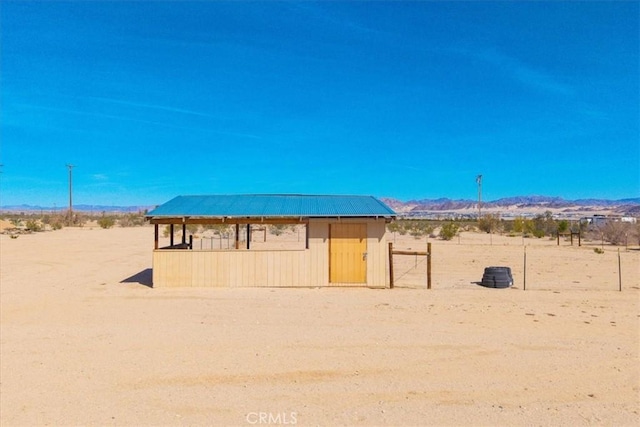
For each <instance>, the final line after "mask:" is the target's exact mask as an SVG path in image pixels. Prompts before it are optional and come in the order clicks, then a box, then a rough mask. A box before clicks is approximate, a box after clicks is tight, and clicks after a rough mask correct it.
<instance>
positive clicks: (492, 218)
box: [478, 214, 500, 233]
mask: <svg viewBox="0 0 640 427" xmlns="http://www.w3.org/2000/svg"><path fill="white" fill-rule="evenodd" d="M478 228H479V229H480V230H481V231H484V232H485V233H493V232H496V231H499V230H500V217H499V216H498V215H492V214H487V215H484V216H483V217H482V218H480V219H479V220H478Z"/></svg>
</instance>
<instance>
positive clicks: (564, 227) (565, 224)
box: [558, 219, 569, 233]
mask: <svg viewBox="0 0 640 427" xmlns="http://www.w3.org/2000/svg"><path fill="white" fill-rule="evenodd" d="M567 231H569V221H567V220H566V219H563V220H562V221H560V222H558V232H559V233H566V232H567Z"/></svg>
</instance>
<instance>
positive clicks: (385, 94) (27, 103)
mask: <svg viewBox="0 0 640 427" xmlns="http://www.w3.org/2000/svg"><path fill="white" fill-rule="evenodd" d="M639 4H640V3H639V2H638V1H628V2H624V1H620V2H591V1H586V2H583V1H566V2H550V1H546V2H530V1H526V2H508V1H502V2H481V1H479V2H460V1H445V2H435V1H423V2H417V1H414V2H409V1H405V2H403V1H395V2H382V1H376V2H373V1H361V2H358V1H345V2H341V1H331V2H326V1H323V2H308V1H305V2H275V1H256V2H251V1H239V2H222V1H199V2H177V1H176V2H158V1H149V2H145V1H132V2H124V1H109V2H99V1H71V2H39V1H27V2H16V1H10V0H9V1H7V0H3V1H2V3H0V19H1V21H0V24H1V27H0V28H1V29H0V31H1V44H0V49H1V50H0V51H1V69H0V70H1V81H0V83H1V117H0V119H1V122H0V126H1V127H0V132H1V134H0V137H1V147H0V163H2V164H4V166H3V168H2V171H3V173H2V175H1V184H0V185H1V191H2V194H1V198H2V200H0V203H1V204H2V205H12V204H20V203H29V204H40V205H43V206H53V205H57V206H64V205H65V204H67V203H68V187H67V185H68V181H67V179H68V172H67V168H66V167H65V165H66V164H68V163H71V164H74V165H76V166H77V167H76V168H74V172H73V182H74V203H77V204H109V205H132V204H150V205H151V204H158V203H163V202H165V201H167V200H169V199H171V198H173V197H174V196H176V195H179V194H235V193H309V194H371V195H375V196H379V197H395V198H398V199H401V200H409V199H421V198H438V197H449V198H468V199H474V198H475V197H476V194H477V188H476V182H475V177H476V175H478V174H482V175H483V177H484V178H483V198H484V199H485V200H494V199H498V198H501V197H508V196H516V195H533V194H537V195H549V196H561V197H565V198H568V199H576V198H586V197H597V198H611V199H618V198H627V197H638V196H640V107H639V104H640V88H639V81H640V77H639V75H640V65H639V52H640V42H639V35H640V28H639V21H640V10H639Z"/></svg>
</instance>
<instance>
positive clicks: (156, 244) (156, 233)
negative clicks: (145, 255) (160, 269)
mask: <svg viewBox="0 0 640 427" xmlns="http://www.w3.org/2000/svg"><path fill="white" fill-rule="evenodd" d="M159 240H160V238H159V234H158V224H154V230H153V242H154V243H153V248H154V249H158V246H159V245H158V241H159Z"/></svg>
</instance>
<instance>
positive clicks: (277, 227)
mask: <svg viewBox="0 0 640 427" xmlns="http://www.w3.org/2000/svg"><path fill="white" fill-rule="evenodd" d="M286 228H287V226H286V225H284V224H271V225H270V226H269V233H271V234H273V235H274V236H279V235H281V234H282V233H284V231H285V229H286Z"/></svg>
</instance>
